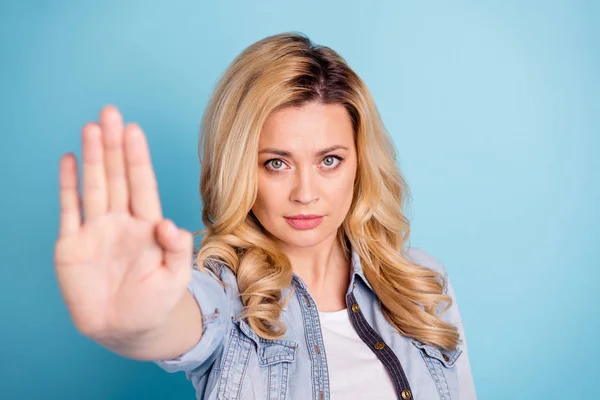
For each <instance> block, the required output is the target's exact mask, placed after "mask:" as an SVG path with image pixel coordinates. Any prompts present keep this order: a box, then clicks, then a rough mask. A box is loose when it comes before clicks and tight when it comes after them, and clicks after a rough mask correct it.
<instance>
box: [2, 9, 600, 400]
mask: <svg viewBox="0 0 600 400" xmlns="http://www.w3.org/2000/svg"><path fill="white" fill-rule="evenodd" d="M599 26H600V6H599V2H593V1H589V2H582V1H566V0H565V1H545V2H541V1H540V2H534V1H527V2H525V1H493V2H492V1H490V2H479V3H477V4H475V2H459V1H454V2H437V3H430V2H409V1H403V2H391V1H390V2H367V1H364V2H350V1H343V2H342V1H337V2H333V1H323V0H321V1H312V0H311V1H308V0H304V1H295V2H275V1H253V2H244V3H243V4H242V2H233V1H219V2H201V1H172V0H171V1H168V2H167V1H149V0H145V1H116V0H104V1H101V2H96V1H94V2H92V1H87V2H83V1H39V2H35V1H20V2H16V1H15V2H8V1H3V2H2V3H1V6H0V51H1V53H0V54H1V55H0V83H1V85H0V117H1V119H0V123H1V125H0V135H1V141H0V179H1V185H0V191H1V192H2V195H1V196H0V243H1V244H0V246H1V251H2V264H1V265H2V266H1V268H2V275H1V277H0V324H1V325H0V360H1V361H0V398H2V399H33V398H36V399H38V398H44V399H134V398H135V399H137V398H139V399H142V398H144V399H155V398H156V399H158V398H178V399H184V398H188V399H191V398H194V394H193V393H194V391H193V388H192V386H191V383H189V382H188V381H186V380H185V377H184V375H183V374H167V373H165V372H163V371H162V370H161V369H159V368H158V367H157V366H155V365H154V364H151V363H142V362H137V361H132V360H127V359H124V358H121V357H119V356H116V355H114V354H112V353H110V352H108V351H106V350H104V349H103V348H101V347H100V346H98V345H96V344H94V343H93V342H91V341H89V340H87V339H86V338H84V337H82V336H81V335H79V334H78V333H77V331H76V330H75V329H74V328H73V326H72V324H71V321H70V319H69V315H68V313H67V311H66V309H65V307H64V305H63V303H62V300H61V297H60V295H59V291H58V287H57V282H56V279H55V276H54V271H53V265H52V253H53V245H54V240H55V239H56V234H57V226H58V192H57V187H58V183H57V176H58V160H59V157H60V156H61V155H62V154H63V153H65V152H68V151H74V152H75V153H76V154H77V155H78V157H79V156H80V154H81V151H80V136H79V135H80V129H81V127H82V126H83V125H84V124H85V123H86V122H87V121H90V120H97V118H98V112H99V111H100V109H101V107H102V106H103V105H105V104H108V103H112V104H115V105H117V106H118V107H119V108H120V110H121V111H122V112H123V114H124V116H125V120H126V122H138V123H139V124H140V125H141V126H142V128H143V129H144V130H145V132H146V133H147V135H148V140H149V142H150V146H151V151H152V157H153V162H154V165H155V169H156V173H157V178H158V181H159V186H160V192H161V197H162V201H163V208H164V211H165V215H166V216H167V217H170V218H172V219H174V220H175V222H176V223H178V224H179V225H180V226H183V227H185V228H187V229H189V230H192V231H196V230H199V229H201V228H202V226H201V218H200V206H201V204H200V201H199V195H198V190H197V186H198V174H199V167H198V161H197V150H196V146H197V137H198V128H199V122H200V118H201V116H202V112H203V109H204V107H205V105H206V102H207V100H208V97H209V94H210V92H211V90H212V88H213V87H214V84H215V82H216V80H217V78H218V77H219V75H220V74H221V73H222V72H223V71H224V69H225V68H226V67H227V65H228V64H229V63H230V62H231V61H232V60H233V58H234V57H235V56H236V55H237V54H238V53H239V52H240V51H241V50H242V49H243V48H245V47H246V46H248V45H249V44H251V43H252V42H254V41H256V40H259V39H261V38H263V37H265V36H268V35H271V34H274V33H279V32H282V31H301V32H304V33H306V34H307V35H308V36H309V37H310V38H311V39H313V40H314V41H315V42H317V43H320V44H325V45H328V46H330V47H332V48H333V49H335V50H337V51H338V52H339V53H340V54H341V55H342V56H344V57H345V58H346V59H347V60H348V62H349V63H350V65H351V66H352V67H353V68H354V69H355V70H356V71H357V72H358V74H359V75H360V76H361V77H362V78H363V79H364V80H365V82H366V83H367V85H368V86H369V87H370V89H371V91H372V93H373V95H374V97H375V100H376V103H377V104H378V107H379V109H380V111H381V113H382V116H383V119H384V122H385V124H386V126H387V128H388V129H389V131H390V132H391V133H392V135H393V137H394V140H395V143H396V145H397V148H398V151H399V155H400V167H401V169H402V170H403V172H404V174H405V176H406V178H407V180H408V183H409V184H410V186H411V189H412V194H413V202H412V206H411V208H410V209H409V216H410V218H411V219H412V223H413V231H412V241H411V242H412V244H413V245H414V246H417V247H421V248H423V249H425V250H426V251H428V252H429V253H431V254H432V255H434V256H436V257H437V258H438V259H440V260H441V261H442V262H443V263H444V264H445V265H446V268H447V269H448V271H449V273H450V276H451V279H452V281H453V284H454V286H455V290H456V293H457V298H458V304H459V305H460V309H461V312H462V315H463V319H464V323H465V326H466V331H467V339H468V344H469V350H470V357H471V363H472V368H473V375H474V379H475V384H476V388H477V391H478V394H479V397H480V398H481V399H505V398H511V399H563V398H565V397H568V398H571V399H594V398H596V399H597V398H600V385H598V383H597V382H594V379H596V380H597V378H598V375H599V374H600V367H599V365H600V364H599V362H598V361H597V357H598V354H600V345H599V341H598V337H599V336H600V332H599V324H600V314H599V312H598V306H599V305H600V304H599V301H598V300H599V296H598V294H597V293H598V282H599V278H600V274H599V272H598V267H600V261H599V260H600V229H599V222H600V212H599V211H598V205H600V188H599V186H600V163H599V161H598V152H599V150H600V117H599V115H600V95H599V94H600V84H599V71H600V28H599Z"/></svg>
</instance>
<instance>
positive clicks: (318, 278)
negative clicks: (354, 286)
mask: <svg viewBox="0 0 600 400" xmlns="http://www.w3.org/2000/svg"><path fill="white" fill-rule="evenodd" d="M281 250H282V251H283V253H284V254H285V255H286V256H287V257H288V259H289V260H290V263H291V264H292V271H293V272H294V273H295V274H296V275H298V277H300V279H302V281H303V282H304V283H305V284H306V286H307V287H308V291H309V293H310V294H311V296H312V297H313V299H314V300H315V301H316V303H317V307H318V308H319V310H320V311H323V312H328V311H338V310H341V309H344V308H345V307H346V301H345V295H346V291H347V289H348V285H349V284H350V255H349V254H345V252H344V249H343V247H342V244H341V243H340V242H339V240H337V235H332V236H331V237H329V238H327V239H326V240H324V241H322V242H321V243H319V244H318V245H317V246H313V247H293V248H291V247H289V246H281Z"/></svg>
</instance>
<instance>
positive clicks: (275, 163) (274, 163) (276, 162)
mask: <svg viewBox="0 0 600 400" xmlns="http://www.w3.org/2000/svg"><path fill="white" fill-rule="evenodd" d="M269 164H270V165H271V166H270V167H269ZM265 166H266V167H267V168H269V169H270V170H273V171H282V168H281V167H283V166H285V163H284V162H283V161H282V160H280V159H279V158H273V159H271V160H268V161H267V162H265Z"/></svg>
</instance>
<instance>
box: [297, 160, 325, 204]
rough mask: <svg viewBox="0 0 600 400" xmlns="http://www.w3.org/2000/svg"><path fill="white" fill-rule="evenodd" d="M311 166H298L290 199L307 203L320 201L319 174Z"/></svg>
mask: <svg viewBox="0 0 600 400" xmlns="http://www.w3.org/2000/svg"><path fill="white" fill-rule="evenodd" d="M316 175H317V174H316V173H315V171H313V170H312V168H311V166H306V167H304V168H297V169H296V174H294V184H293V187H292V192H291V195H290V200H291V201H293V202H294V203H299V204H302V205H307V204H311V203H316V202H317V201H319V197H318V182H317V180H318V176H316Z"/></svg>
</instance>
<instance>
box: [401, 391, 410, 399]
mask: <svg viewBox="0 0 600 400" xmlns="http://www.w3.org/2000/svg"><path fill="white" fill-rule="evenodd" d="M400 394H401V395H402V398H403V399H404V400H408V399H410V398H412V393H411V392H410V390H408V389H404V390H403V391H402V392H401V393H400Z"/></svg>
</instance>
